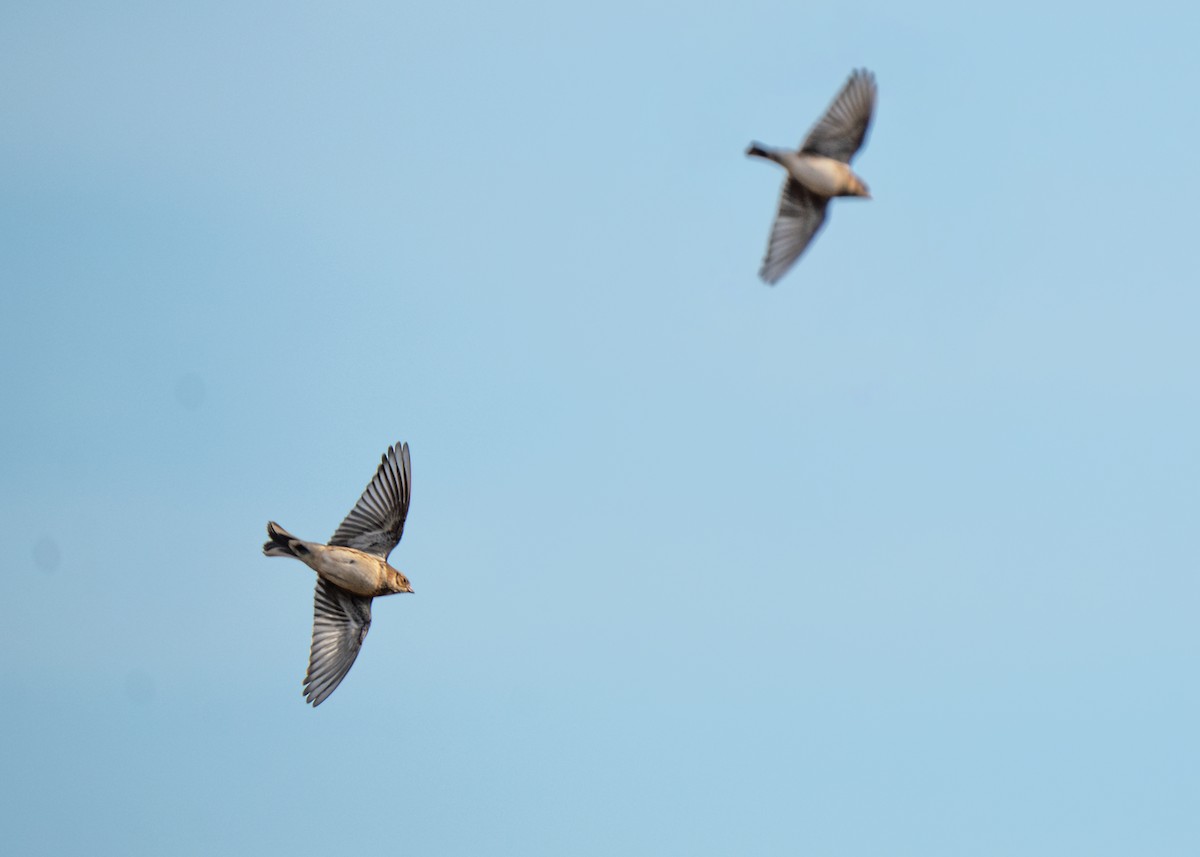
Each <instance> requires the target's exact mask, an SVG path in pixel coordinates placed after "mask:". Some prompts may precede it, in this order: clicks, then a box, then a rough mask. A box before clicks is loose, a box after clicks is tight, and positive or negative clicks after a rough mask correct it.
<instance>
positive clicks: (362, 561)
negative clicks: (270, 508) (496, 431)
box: [263, 443, 412, 708]
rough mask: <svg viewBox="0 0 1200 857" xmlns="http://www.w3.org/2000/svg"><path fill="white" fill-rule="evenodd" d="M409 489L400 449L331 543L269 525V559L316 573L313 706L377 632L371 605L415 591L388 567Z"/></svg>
mask: <svg viewBox="0 0 1200 857" xmlns="http://www.w3.org/2000/svg"><path fill="white" fill-rule="evenodd" d="M411 491H412V462H411V461H410V460H409V457H408V444H407V443H404V444H400V443H397V444H396V445H395V446H393V447H391V448H390V449H389V450H388V451H387V452H386V453H384V456H383V463H381V464H380V465H379V470H378V471H376V473H375V478H374V479H372V480H371V484H369V485H368V486H367V488H366V490H365V491H363V494H362V496H361V497H360V498H359V499H358V502H357V503H356V504H355V505H354V508H353V509H351V510H350V514H349V515H347V516H346V520H344V521H342V523H341V525H340V526H338V528H337V532H335V533H334V534H333V538H331V539H330V540H329V544H327V545H323V544H319V543H317V542H306V541H303V540H301V539H298V538H296V537H295V536H293V535H292V534H291V533H289V532H288V531H287V530H285V529H284V528H283V527H281V526H279V525H278V524H276V523H275V522H274V521H271V522H269V523H268V524H267V535H268V536H270V537H271V540H270V541H269V542H267V543H266V544H264V545H263V553H264V554H266V555H267V556H290V557H294V558H295V559H298V560H300V561H301V562H302V563H304V564H305V565H307V566H308V567H309V568H311V569H312V570H313V571H315V572H316V573H317V591H316V597H315V599H314V605H313V636H312V649H311V650H310V652H309V655H308V673H307V675H305V676H304V690H303V693H304V696H305V700H306V701H307V702H311V703H312V705H313V707H314V708H315V707H316V706H318V705H320V704H321V703H322V702H324V701H325V700H326V698H328V696H329V694H331V693H333V691H334V689H335V688H336V687H337V686H338V685H339V684H341V682H342V679H344V678H345V677H346V673H348V672H349V671H350V667H352V666H353V665H354V659H355V658H357V657H358V650H359V649H360V648H362V643H363V640H364V639H366V637H367V629H368V628H370V627H371V599H373V598H374V597H375V596H377V595H392V594H394V593H396V592H412V587H411V586H410V585H409V583H408V578H407V577H405V576H404V575H403V574H401V573H400V572H399V571H397V570H396V569H394V568H392V567H391V566H390V565H388V562H387V558H388V554H390V553H391V552H392V548H394V547H395V546H396V544H397V542H399V541H400V536H401V534H403V532H404V518H405V517H406V516H407V515H408V500H409V497H410V496H411Z"/></svg>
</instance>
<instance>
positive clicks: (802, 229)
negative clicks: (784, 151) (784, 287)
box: [758, 177, 829, 285]
mask: <svg viewBox="0 0 1200 857" xmlns="http://www.w3.org/2000/svg"><path fill="white" fill-rule="evenodd" d="M828 205H829V199H828V198H827V197H823V196H818V195H817V194H815V193H813V192H812V191H810V190H809V189H808V188H806V187H805V186H804V185H802V184H800V182H798V181H796V180H795V179H793V178H791V177H789V178H788V179H787V180H786V181H785V182H784V183H783V192H782V193H781V194H780V196H779V212H778V213H777V214H776V215H775V224H774V226H772V227H771V239H770V241H768V242H767V255H766V257H765V258H764V259H763V264H762V268H761V269H760V270H759V272H758V275H759V276H760V277H762V278H763V280H765V281H766V282H768V283H770V284H771V285H775V283H777V282H778V281H779V279H780V277H782V276H783V275H784V274H786V273H787V271H788V268H790V267H792V264H793V263H794V262H795V261H796V259H798V258H799V257H800V254H801V253H803V252H804V248H806V247H807V246H808V244H809V242H810V241H812V239H813V236H814V235H816V234H817V230H819V229H820V228H821V225H822V224H823V223H824V222H825V209H826V207H827V206H828Z"/></svg>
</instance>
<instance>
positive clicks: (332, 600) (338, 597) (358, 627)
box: [304, 578, 371, 708]
mask: <svg viewBox="0 0 1200 857" xmlns="http://www.w3.org/2000/svg"><path fill="white" fill-rule="evenodd" d="M370 627H371V599H370V598H365V597H363V596H361V595H355V594H354V593H352V592H347V591H346V590H344V589H342V588H341V587H340V586H335V585H334V584H332V583H327V582H325V581H324V580H323V579H321V578H317V590H316V594H315V597H314V599H313V635H312V649H311V650H310V651H309V655H308V674H307V675H305V676H304V698H305V701H307V702H311V703H312V705H313V707H314V708H315V707H317V706H318V705H320V704H321V703H322V702H324V701H325V700H326V698H327V697H328V696H329V694H331V693H333V691H334V690H335V689H336V688H337V686H338V685H339V684H341V683H342V679H344V678H345V677H346V673H348V672H350V667H352V666H354V659H355V658H357V657H358V650H359V649H361V648H362V644H363V640H365V639H366V638H367V629H369V628H370Z"/></svg>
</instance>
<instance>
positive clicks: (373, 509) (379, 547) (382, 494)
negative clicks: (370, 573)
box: [329, 443, 412, 559]
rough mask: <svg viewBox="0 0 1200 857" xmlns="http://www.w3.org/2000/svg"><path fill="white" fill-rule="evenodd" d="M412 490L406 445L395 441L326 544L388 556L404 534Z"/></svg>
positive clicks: (410, 469) (410, 463)
mask: <svg viewBox="0 0 1200 857" xmlns="http://www.w3.org/2000/svg"><path fill="white" fill-rule="evenodd" d="M411 493H412V461H411V460H410V459H409V457H408V444H407V443H403V444H401V443H398V444H396V445H395V446H393V447H391V448H390V449H389V450H388V451H387V452H386V453H384V456H383V462H382V463H381V464H380V465H379V469H378V470H377V471H376V472H375V478H374V479H372V480H371V484H369V485H368V486H367V488H366V490H365V491H363V494H362V496H361V497H359V498H358V502H357V503H355V504H354V508H353V509H351V510H350V514H349V515H347V516H346V520H344V521H342V523H341V524H339V525H338V528H337V532H335V533H334V534H333V538H331V539H330V540H329V544H331V545H337V546H338V547H344V548H355V549H356V550H360V551H362V552H363V553H369V554H371V555H372V556H377V557H379V558H380V559H387V557H388V554H390V553H391V552H392V548H394V547H395V546H396V544H397V543H398V542H399V541H400V536H401V535H403V533H404V519H405V518H406V517H407V516H408V501H409V498H410V497H411Z"/></svg>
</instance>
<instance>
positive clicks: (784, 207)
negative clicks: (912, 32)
mask: <svg viewBox="0 0 1200 857" xmlns="http://www.w3.org/2000/svg"><path fill="white" fill-rule="evenodd" d="M875 92H876V89H875V75H874V74H872V73H871V72H869V71H867V70H866V69H857V70H855V71H854V72H853V73H852V74H851V75H850V78H849V80H847V81H846V85H845V86H843V87H842V91H841V92H839V93H838V94H837V97H836V98H835V99H833V103H832V104H830V105H829V109H828V110H826V111H825V115H824V116H822V117H821V121H819V122H818V123H817V124H816V125H814V126H813V129H812V130H811V131H809V132H808V137H807V138H806V139H805V140H804V143H803V144H802V145H801V146H800V150H799V151H796V152H793V151H791V150H790V149H771V148H768V147H766V146H763V145H762V144H760V143H751V144H750V148H748V149H747V150H746V154H747V155H750V156H752V157H756V158H766V159H767V160H768V161H774V162H775V163H777V164H779V165H780V166H781V167H783V168H784V169H785V170H787V173H788V176H787V179H785V180H784V182H783V193H782V194H781V195H780V197H779V212H778V214H776V215H775V225H774V226H772V227H771V239H770V241H769V242H768V243H767V255H766V257H765V258H764V259H763V264H762V268H761V269H760V270H759V272H758V275H759V276H760V277H762V278H763V279H764V280H765V281H766V282H767V283H769V284H771V285H775V283H777V282H778V281H779V279H780V277H782V276H783V275H784V274H786V273H787V271H788V269H789V268H790V267H791V266H792V263H793V262H795V261H796V259H798V258H799V257H800V254H801V253H803V252H804V248H806V247H807V246H808V244H809V242H810V241H812V239H813V236H814V235H816V234H817V231H818V230H819V229H820V228H821V225H822V224H824V222H825V208H826V206H828V205H829V200H830V199H831V198H833V197H835V196H863V197H866V198H867V199H870V198H871V193H870V191H868V190H867V186H866V184H864V183H863V180H862V179H860V178H859V177H858V176H856V175H855V174H854V173H853V172H852V171H851V170H850V166H849V165H850V159H851V158H853V157H854V154H855V152H857V151H858V150H859V149H860V148H861V147H862V144H863V139H864V138H865V137H866V136H867V128H868V127H869V126H870V124H871V114H872V113H873V112H874V110H875Z"/></svg>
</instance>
